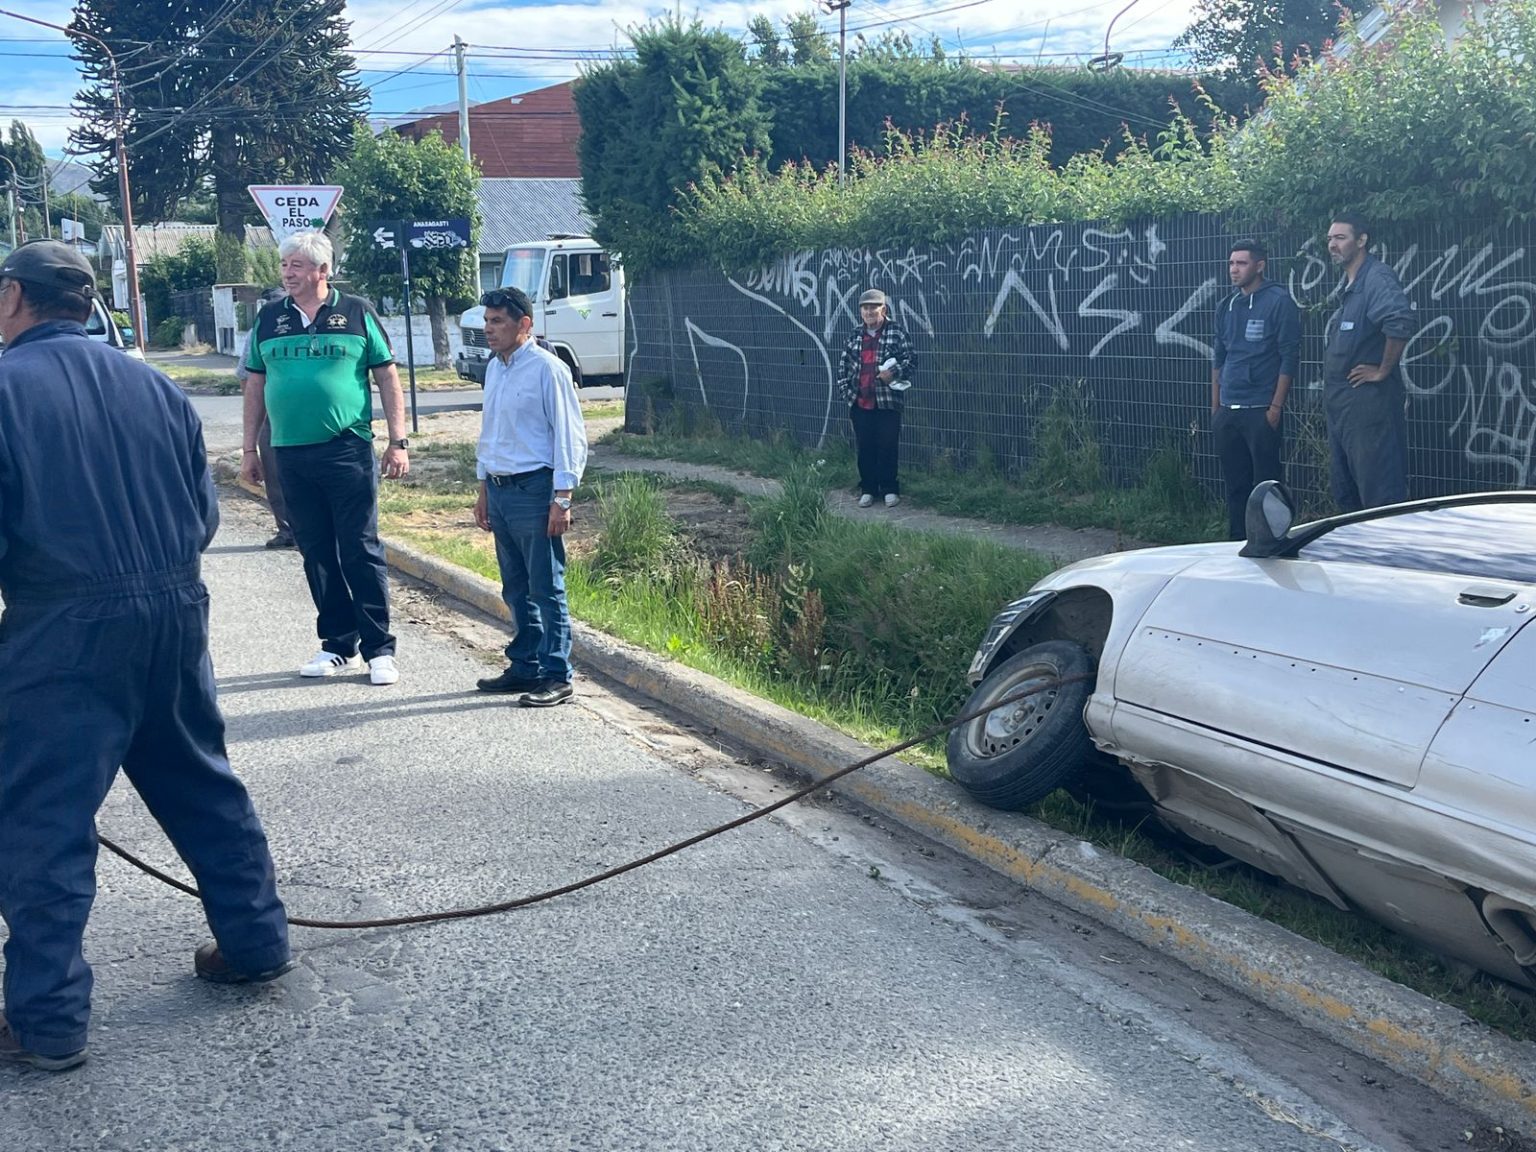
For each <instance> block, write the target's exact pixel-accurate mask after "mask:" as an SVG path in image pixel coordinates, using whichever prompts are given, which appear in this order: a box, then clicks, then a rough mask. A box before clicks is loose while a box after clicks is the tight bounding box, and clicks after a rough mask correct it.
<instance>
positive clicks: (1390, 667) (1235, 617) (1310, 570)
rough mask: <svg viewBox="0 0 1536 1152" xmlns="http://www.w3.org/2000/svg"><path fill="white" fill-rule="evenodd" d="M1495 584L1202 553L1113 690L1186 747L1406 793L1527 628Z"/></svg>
mask: <svg viewBox="0 0 1536 1152" xmlns="http://www.w3.org/2000/svg"><path fill="white" fill-rule="evenodd" d="M1506 583H1507V582H1506ZM1506 583H1501V582H1499V581H1496V580H1489V579H1483V578H1476V577H1469V576H1465V575H1457V574H1450V573H1444V572H1432V571H1415V570H1410V569H1401V568H1384V567H1382V566H1380V565H1377V564H1372V563H1363V562H1351V561H1347V560H1309V559H1307V558H1305V556H1303V557H1301V558H1294V559H1292V558H1286V559H1266V560H1256V559H1246V558H1243V557H1240V556H1224V557H1219V558H1213V559H1211V560H1206V561H1202V562H1201V563H1199V564H1196V565H1193V566H1191V567H1190V568H1188V569H1186V570H1185V571H1184V573H1183V574H1182V575H1181V576H1179V577H1178V578H1177V579H1175V580H1173V581H1170V583H1169V584H1168V585H1167V587H1166V588H1165V589H1164V590H1163V592H1162V593H1161V594H1160V595H1159V596H1158V598H1157V599H1156V600H1155V601H1154V602H1153V603H1152V605H1151V607H1150V608H1149V609H1148V611H1147V613H1146V614H1145V616H1144V617H1143V618H1142V620H1141V622H1140V626H1139V627H1138V628H1137V630H1136V633H1135V635H1134V636H1133V637H1132V639H1131V641H1130V643H1129V644H1128V646H1127V648H1126V651H1125V655H1124V656H1123V657H1122V658H1121V660H1120V662H1119V666H1118V668H1117V670H1116V673H1115V682H1114V693H1115V697H1116V699H1117V701H1118V702H1120V703H1121V704H1122V705H1130V706H1133V707H1135V708H1137V709H1140V710H1144V711H1146V712H1149V713H1152V714H1156V715H1160V716H1162V717H1166V718H1169V719H1170V720H1177V721H1178V722H1179V723H1180V724H1182V725H1185V726H1187V728H1188V731H1189V732H1190V733H1191V734H1192V735H1191V737H1190V739H1191V740H1193V741H1198V740H1199V739H1200V734H1202V733H1204V734H1205V735H1206V736H1208V737H1216V738H1222V739H1236V740H1238V741H1240V742H1242V743H1244V744H1246V745H1248V746H1250V747H1257V748H1258V749H1261V750H1269V751H1272V752H1273V753H1274V755H1275V757H1277V758H1279V759H1282V760H1294V759H1297V758H1299V759H1302V760H1307V761H1312V762H1315V763H1317V764H1319V765H1322V766H1327V767H1329V768H1332V769H1338V770H1341V771H1343V772H1347V773H1353V774H1358V775H1361V776H1366V777H1370V778H1372V779H1375V780H1380V781H1384V782H1386V783H1389V784H1393V785H1396V786H1398V787H1401V788H1413V787H1414V786H1415V784H1416V783H1417V782H1418V779H1419V772H1420V767H1421V764H1422V762H1423V760H1424V757H1425V754H1426V753H1427V752H1428V750H1429V748H1430V745H1431V743H1432V742H1433V741H1434V739H1435V737H1436V734H1437V732H1439V730H1440V727H1441V725H1442V724H1444V723H1445V722H1446V720H1447V718H1448V717H1449V716H1450V715H1451V712H1452V710H1453V709H1454V708H1455V707H1456V705H1457V702H1458V701H1459V700H1460V699H1461V697H1462V695H1463V694H1464V693H1466V692H1467V690H1468V689H1469V688H1470V687H1471V686H1472V684H1473V682H1474V681H1475V680H1477V678H1478V676H1479V674H1481V673H1482V672H1483V670H1484V668H1485V667H1487V666H1488V664H1489V662H1490V661H1491V660H1492V659H1493V658H1494V657H1495V656H1497V655H1498V653H1499V652H1500V650H1501V648H1502V647H1503V646H1504V644H1505V643H1506V642H1507V641H1508V639H1509V637H1510V636H1511V635H1513V634H1514V633H1515V631H1516V630H1517V629H1518V628H1519V627H1520V625H1521V624H1523V623H1524V621H1525V616H1524V614H1523V613H1524V612H1525V609H1524V608H1523V607H1522V606H1521V600H1522V597H1521V596H1520V594H1519V592H1520V589H1521V588H1522V587H1523V586H1521V585H1518V584H1509V585H1508V586H1506ZM1533 735H1536V734H1533Z"/></svg>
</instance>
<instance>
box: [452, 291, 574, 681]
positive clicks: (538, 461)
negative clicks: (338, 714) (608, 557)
mask: <svg viewBox="0 0 1536 1152" xmlns="http://www.w3.org/2000/svg"><path fill="white" fill-rule="evenodd" d="M480 303H481V304H482V305H483V306H484V308H485V342H486V345H487V346H488V347H489V348H490V350H491V352H492V354H493V355H492V356H491V360H490V363H489V364H487V365H486V369H485V405H484V411H483V413H482V416H481V421H480V445H479V448H478V449H477V450H476V454H475V471H476V474H477V475H478V476H479V477H480V494H479V495H478V496H477V497H476V499H475V523H476V524H478V525H479V526H480V527H481V529H482V530H483V531H486V532H490V533H492V534H493V535H494V536H495V537H496V563H497V564H498V565H499V566H500V568H501V598H502V599H503V600H504V601H505V602H506V605H507V607H508V608H509V609H510V610H511V612H512V620H513V622H514V623H515V624H516V626H517V635H516V636H514V637H513V638H512V642H511V643H510V644H508V645H507V647H506V654H507V668H506V671H504V672H502V673H501V675H499V676H493V677H490V678H487V679H484V680H481V681H479V682H478V683H477V684H476V687H477V688H479V689H480V691H482V692H502V693H507V694H509V695H512V696H515V697H516V698H517V701H518V703H519V704H522V705H524V706H525V707H529V708H549V707H552V706H553V705H556V704H561V703H563V702H565V701H566V700H569V699H570V698H571V622H570V614H569V612H568V611H567V610H566V603H565V542H564V540H562V539H561V538H562V537H563V536H564V535H565V532H566V530H567V529H568V528H570V526H571V494H572V492H573V491H574V490H575V488H576V486H577V485H578V484H580V483H581V473H582V470H583V469H584V468H585V467H586V464H587V429H586V425H585V424H584V423H583V422H582V418H581V404H580V402H579V401H578V400H577V399H576V387H575V385H574V384H573V383H572V382H571V373H570V371H569V369H567V368H566V366H565V365H564V364H563V363H562V362H561V360H560V358H559V357H558V356H556V355H554V353H552V352H549V351H546V350H545V349H543V348H541V347H539V346H538V343H537V342H536V339H535V337H534V335H533V304H532V303H531V302H530V301H529V299H528V296H527V294H526V293H524V292H522V291H520V290H519V289H517V288H499V289H497V290H496V291H494V292H487V293H486V294H485V295H484V296H483V297H481V299H480Z"/></svg>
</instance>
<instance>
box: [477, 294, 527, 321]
mask: <svg viewBox="0 0 1536 1152" xmlns="http://www.w3.org/2000/svg"><path fill="white" fill-rule="evenodd" d="M480 307H482V308H500V309H501V310H502V311H503V312H510V313H511V314H512V315H513V316H518V317H521V316H527V315H528V314H529V313H527V312H525V311H523V307H522V305H521V304H519V303H518V302H517V298H516V297H514V296H513V295H512V294H511V293H509V292H502V291H499V290H498V291H494V292H487V293H486V294H485V295H484V296H482V297H480Z"/></svg>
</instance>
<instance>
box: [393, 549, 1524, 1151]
mask: <svg viewBox="0 0 1536 1152" xmlns="http://www.w3.org/2000/svg"><path fill="white" fill-rule="evenodd" d="M385 551H386V553H387V555H388V557H389V562H390V564H391V565H392V566H393V567H395V568H397V569H399V570H400V571H402V572H405V573H407V574H408V575H411V576H414V577H415V578H417V579H418V580H422V581H425V582H426V583H428V584H431V585H434V586H435V587H437V588H438V589H440V590H441V591H443V592H444V593H446V594H448V595H450V596H453V597H454V598H456V599H458V600H461V601H463V602H464V603H466V604H469V605H471V606H473V607H475V608H478V609H479V610H480V611H482V612H485V613H487V614H488V615H491V616H494V617H496V618H497V619H500V620H504V621H506V620H509V619H510V615H509V613H508V611H507V608H506V605H505V604H503V603H502V600H501V590H500V588H499V587H498V586H497V585H496V584H495V583H493V582H492V581H490V580H487V579H485V578H484V577H482V576H479V575H476V574H475V573H473V572H469V571H467V570H465V569H462V568H459V567H457V566H456V565H453V564H449V563H448V562H446V561H443V560H439V559H437V558H436V557H434V556H429V555H427V554H425V553H423V552H420V551H418V550H416V549H414V548H412V547H410V546H408V545H404V544H401V543H398V542H396V541H391V540H386V541H385ZM573 631H574V636H575V641H576V646H577V649H578V651H579V655H580V660H581V662H582V663H584V664H586V665H587V666H588V667H591V668H593V669H594V670H596V671H598V672H600V673H601V674H602V675H604V676H607V677H609V678H611V679H613V680H617V681H619V682H620V683H622V684H624V685H626V686H628V687H630V688H633V689H635V690H636V691H638V692H642V693H644V694H646V695H648V696H650V697H652V698H653V699H656V700H658V701H660V702H661V703H663V704H666V705H668V706H670V707H674V708H677V709H678V710H680V711H683V712H686V713H689V714H691V715H694V716H697V717H700V718H706V719H707V720H708V721H709V722H710V723H711V724H713V725H715V727H716V728H717V729H718V730H719V732H721V733H722V734H724V735H725V736H727V737H728V738H730V739H731V740H733V741H735V742H737V743H740V744H742V745H744V746H746V747H749V748H752V749H754V750H756V751H758V752H760V753H762V754H764V755H767V756H769V757H771V758H773V759H775V760H781V761H783V762H784V763H786V764H787V765H789V766H790V767H791V768H793V769H794V770H796V771H797V772H800V773H803V774H805V775H806V776H809V777H816V776H822V775H826V774H827V773H830V772H832V771H835V770H836V769H838V768H842V767H844V766H845V765H847V764H849V763H851V762H853V761H855V760H860V759H863V758H864V757H866V756H868V755H870V754H871V753H872V752H873V751H874V749H871V748H869V747H867V746H866V745H864V744H861V743H859V742H858V741H856V740H853V739H851V738H849V737H847V736H844V735H842V734H841V733H838V732H835V731H833V730H831V729H829V728H827V727H825V726H823V725H821V724H818V723H817V722H815V721H813V720H810V719H808V718H806V717H803V716H800V715H798V714H796V713H793V712H790V711H789V710H788V709H785V708H781V707H779V706H778V705H776V704H773V703H771V702H769V701H766V700H762V699H760V698H758V697H756V696H753V695H751V694H749V693H747V692H743V691H741V690H739V689H736V688H733V687H731V686H730V685H728V684H725V683H724V682H722V681H720V680H717V679H715V678H714V677H711V676H706V675H705V674H703V673H702V672H697V671H695V670H693V669H691V668H687V667H685V666H683V665H681V664H677V663H674V662H671V661H668V660H663V659H661V658H660V657H657V656H654V655H652V654H651V653H649V652H645V651H643V650H641V649H639V648H636V647H634V646H632V645H629V644H626V643H624V642H622V641H620V640H616V639H614V638H613V637H611V636H608V635H606V634H604V633H601V632H598V631H596V630H595V629H593V628H590V627H588V626H586V625H583V624H581V623H580V622H579V621H578V622H574V623H573ZM836 789H837V791H839V792H841V793H842V794H843V795H845V796H847V797H849V798H851V799H853V800H855V801H857V802H858V803H860V804H862V805H864V806H865V807H867V808H870V809H872V810H873V811H876V812H878V813H880V814H881V815H883V816H885V817H887V818H888V819H891V820H894V821H895V822H897V823H899V824H901V825H902V826H904V827H906V828H908V829H911V830H912V831H914V832H917V833H919V834H921V835H923V836H926V837H928V838H930V839H932V840H937V841H939V842H940V843H943V844H945V845H947V846H949V847H950V848H952V849H954V850H956V851H958V852H960V853H962V854H963V855H965V856H967V857H969V858H971V859H972V860H975V861H976V862H977V863H979V864H981V865H983V866H984V867H987V868H989V869H991V870H992V871H995V872H999V873H1001V874H1003V875H1005V876H1007V877H1009V878H1010V879H1012V880H1013V881H1015V882H1016V883H1018V884H1021V885H1023V886H1025V887H1027V888H1030V889H1032V890H1033V891H1035V892H1038V893H1040V894H1041V895H1043V896H1045V897H1047V898H1048V899H1050V900H1053V901H1055V902H1057V903H1060V904H1063V905H1065V906H1066V907H1068V908H1071V909H1073V910H1074V911H1076V912H1079V913H1081V914H1082V915H1085V916H1087V917H1089V918H1091V919H1093V920H1096V921H1098V922H1099V923H1101V924H1103V925H1105V926H1106V927H1109V928H1112V929H1114V930H1115V931H1117V932H1120V933H1123V934H1124V935H1126V936H1129V937H1131V938H1133V939H1135V940H1138V941H1140V942H1142V943H1144V944H1147V945H1149V946H1151V947H1155V948H1158V949H1160V950H1161V951H1163V952H1165V953H1168V954H1169V955H1171V956H1174V957H1176V958H1177V959H1179V960H1180V961H1181V962H1183V963H1184V964H1187V965H1188V966H1189V967H1191V968H1194V969H1195V970H1196V971H1199V972H1201V973H1204V974H1205V975H1207V976H1209V977H1211V978H1212V979H1214V980H1216V981H1218V982H1219V983H1221V984H1223V985H1225V986H1226V987H1228V988H1230V989H1232V990H1234V991H1236V992H1238V993H1240V994H1242V995H1244V996H1248V997H1250V998H1251V999H1254V1000H1257V1001H1259V1002H1260V1003H1263V1004H1265V1005H1267V1006H1269V1007H1270V1008H1273V1009H1274V1010H1276V1011H1278V1012H1281V1013H1283V1014H1284V1015H1286V1016H1288V1017H1290V1018H1292V1019H1294V1020H1296V1021H1298V1022H1300V1023H1302V1024H1304V1025H1306V1026H1307V1027H1309V1028H1311V1029H1312V1030H1314V1031H1316V1032H1319V1033H1321V1034H1323V1035H1324V1036H1326V1037H1328V1038H1329V1039H1330V1040H1333V1041H1334V1042H1336V1043H1339V1044H1342V1045H1343V1046H1345V1047H1346V1048H1349V1049H1351V1050H1353V1051H1356V1052H1359V1053H1361V1054H1363V1055H1366V1056H1369V1057H1371V1058H1373V1059H1376V1060H1379V1061H1381V1062H1382V1063H1384V1064H1386V1065H1388V1066H1389V1067H1391V1068H1393V1069H1395V1070H1397V1071H1398V1072H1401V1073H1403V1074H1404V1075H1406V1076H1409V1077H1412V1078H1413V1079H1414V1080H1417V1081H1418V1082H1420V1083H1422V1084H1424V1085H1425V1086H1427V1087H1429V1088H1431V1089H1433V1090H1434V1091H1436V1092H1438V1093H1440V1094H1441V1095H1443V1096H1445V1097H1447V1098H1449V1099H1451V1100H1454V1101H1456V1102H1457V1103H1459V1104H1461V1105H1463V1106H1464V1107H1467V1108H1469V1109H1471V1110H1473V1111H1475V1112H1477V1113H1479V1114H1481V1115H1482V1116H1484V1117H1486V1118H1487V1119H1488V1121H1489V1122H1490V1123H1493V1124H1498V1125H1502V1126H1503V1127H1504V1128H1505V1129H1507V1130H1510V1131H1515V1132H1522V1133H1532V1132H1536V1046H1533V1045H1531V1044H1527V1043H1522V1042H1519V1041H1515V1040H1511V1039H1509V1038H1507V1037H1505V1036H1502V1035H1500V1034H1498V1033H1496V1032H1494V1031H1493V1030H1492V1029H1489V1028H1487V1027H1485V1026H1483V1025H1481V1024H1478V1023H1476V1022H1475V1021H1473V1020H1471V1019H1470V1018H1468V1017H1467V1016H1466V1015H1465V1014H1463V1013H1462V1012H1460V1011H1459V1010H1457V1009H1455V1008H1451V1007H1449V1006H1447V1005H1445V1004H1441V1003H1439V1002H1437V1001H1434V1000H1431V999H1429V998H1428V997H1426V996H1423V995H1421V994H1419V993H1417V992H1414V991H1412V990H1411V989H1408V988H1404V987H1402V986H1400V985H1397V984H1394V983H1392V982H1391V981H1390V980H1387V979H1385V978H1384V977H1381V976H1378V975H1376V974H1375V973H1373V972H1370V971H1368V970H1367V969H1365V968H1363V967H1362V966H1360V965H1359V964H1356V963H1355V962H1354V961H1351V960H1347V959H1345V958H1343V957H1341V956H1339V955H1337V954H1335V953H1333V952H1330V951H1329V950H1328V949H1326V948H1323V947H1321V946H1320V945H1317V944H1314V943H1312V942H1311V941H1309V940H1304V939H1302V938H1301V937H1299V936H1297V935H1295V934H1294V933H1292V932H1289V931H1287V930H1285V929H1283V928H1280V927H1278V926H1276V925H1274V924H1271V923H1269V922H1268V921H1265V920H1261V919H1259V918H1258V917H1255V916H1251V915H1249V914H1248V913H1246V912H1243V911H1241V910H1240V909H1237V908H1235V907H1232V906H1231V905H1228V904H1224V903H1222V902H1221V901H1218V900H1215V899H1213V898H1212V897H1209V896H1206V895H1205V894H1204V893H1201V892H1197V891H1195V890H1193V889H1190V888H1186V887H1184V886H1182V885H1179V884H1175V883H1173V882H1172V881H1169V880H1165V879H1164V878H1163V877H1161V876H1158V875H1157V874H1156V873H1154V872H1152V871H1151V870H1150V869H1147V868H1144V867H1142V866H1141V865H1139V864H1136V863H1133V862H1131V861H1129V860H1126V859H1123V858H1121V857H1117V856H1110V855H1106V854H1104V853H1102V852H1100V851H1099V850H1098V849H1096V848H1094V847H1093V846H1092V845H1090V844H1087V843H1086V842H1084V841H1080V840H1077V839H1075V838H1074V837H1072V836H1069V835H1067V834H1066V833H1063V832H1058V831H1056V830H1055V829H1052V828H1048V827H1046V826H1045V825H1042V824H1040V823H1039V822H1037V821H1035V820H1031V819H1029V818H1028V817H1024V816H1019V815H1016V814H1011V813H1002V812H994V811H992V810H991V809H987V808H983V807H981V806H979V805H977V804H975V803H974V802H972V801H971V800H970V799H969V798H968V797H966V796H965V795H964V794H963V793H962V792H961V791H960V790H959V789H958V788H956V787H954V786H952V785H949V784H946V783H944V782H943V781H941V780H939V779H937V778H935V777H933V776H931V775H929V774H928V773H927V772H924V771H923V770H922V769H920V768H917V767H915V766H913V765H909V764H904V763H902V762H899V761H893V760H885V761H882V762H880V763H878V764H874V765H871V766H870V767H869V768H866V769H864V770H863V771H861V772H859V773H856V774H854V775H853V776H849V777H846V778H845V779H843V780H841V781H839V782H838V784H837V785H836Z"/></svg>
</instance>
